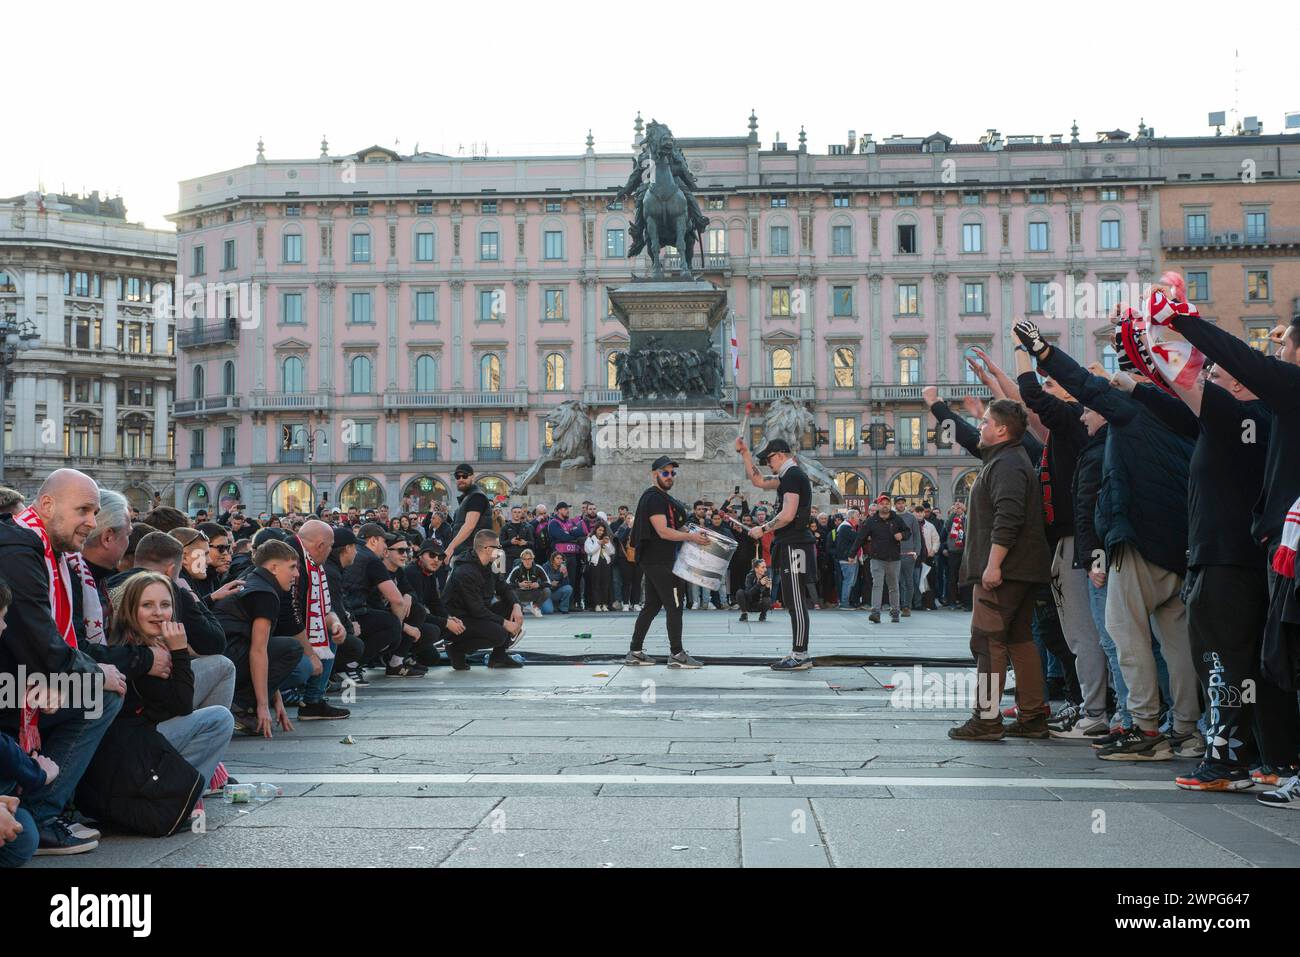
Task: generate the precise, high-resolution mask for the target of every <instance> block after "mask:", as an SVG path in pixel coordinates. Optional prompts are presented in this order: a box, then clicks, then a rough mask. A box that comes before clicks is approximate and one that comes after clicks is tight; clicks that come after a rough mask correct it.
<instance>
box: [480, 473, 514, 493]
mask: <svg viewBox="0 0 1300 957" xmlns="http://www.w3.org/2000/svg"><path fill="white" fill-rule="evenodd" d="M478 484H479V486H480V487H481V488H482V489H483V491H484V492H486V493H487V497H488V498H490V499H492V498H496V497H497V496H498V495H508V494H510V483H509V482H507V481H506V480H505V479H503V478H502V477H501V476H499V475H486V476H484V477H483V478H481V479H479V480H478Z"/></svg>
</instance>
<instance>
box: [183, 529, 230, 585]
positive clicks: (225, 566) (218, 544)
mask: <svg viewBox="0 0 1300 957" xmlns="http://www.w3.org/2000/svg"><path fill="white" fill-rule="evenodd" d="M197 527H198V530H199V531H200V532H202V533H203V534H204V535H205V536H207V539H208V573H207V576H206V577H204V578H202V579H196V580H195V581H192V582H190V584H191V586H197V587H195V589H194V593H195V594H196V595H198V596H199V597H200V598H203V599H206V600H207V602H208V604H209V605H211V604H212V593H213V592H214V591H216V590H217V589H218V588H220V587H221V586H222V585H224V584H226V582H228V581H229V580H230V579H229V578H227V575H229V574H230V562H231V559H232V558H233V557H234V540H233V539H232V538H231V537H230V530H229V529H228V528H226V527H225V526H223V525H218V524H217V523H216V522H204V523H203V524H202V525H199V526H197Z"/></svg>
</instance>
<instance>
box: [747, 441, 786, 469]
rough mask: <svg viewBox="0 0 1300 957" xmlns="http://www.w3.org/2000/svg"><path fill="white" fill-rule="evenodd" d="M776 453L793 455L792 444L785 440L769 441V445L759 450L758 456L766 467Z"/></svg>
mask: <svg viewBox="0 0 1300 957" xmlns="http://www.w3.org/2000/svg"><path fill="white" fill-rule="evenodd" d="M775 452H784V453H785V454H786V455H793V454H794V453H793V452H791V451H790V443H789V442H787V441H786V440H785V439H768V441H767V444H766V445H765V446H763V447H762V448H761V449H759V450H758V455H757V456H756V457H757V458H758V460H759V461H760V462H762V463H763V464H764V465H766V464H767V459H768V456H770V455H772V454H773V453H775Z"/></svg>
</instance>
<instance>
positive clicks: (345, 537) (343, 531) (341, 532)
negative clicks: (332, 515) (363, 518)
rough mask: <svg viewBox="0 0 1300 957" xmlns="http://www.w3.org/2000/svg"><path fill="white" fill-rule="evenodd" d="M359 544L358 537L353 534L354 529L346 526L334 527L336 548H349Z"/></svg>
mask: <svg viewBox="0 0 1300 957" xmlns="http://www.w3.org/2000/svg"><path fill="white" fill-rule="evenodd" d="M356 543H357V536H356V535H354V534H352V529H350V528H348V527H347V526H346V525H335V526H334V547H335V548H347V547H348V546H349V545H355V544H356Z"/></svg>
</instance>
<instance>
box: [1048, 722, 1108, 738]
mask: <svg viewBox="0 0 1300 957" xmlns="http://www.w3.org/2000/svg"><path fill="white" fill-rule="evenodd" d="M1050 733H1051V735H1052V737H1053V738H1054V739H1055V740H1057V741H1097V740H1099V739H1101V738H1104V737H1106V735H1108V734H1110V724H1109V723H1107V721H1106V720H1105V719H1104V718H1087V717H1081V718H1080V719H1079V720H1078V721H1076V722H1074V724H1073V725H1071V726H1070V727H1069V728H1067V729H1064V730H1060V731H1058V730H1056V729H1052V730H1051V732H1050Z"/></svg>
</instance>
